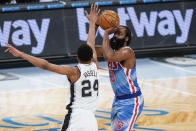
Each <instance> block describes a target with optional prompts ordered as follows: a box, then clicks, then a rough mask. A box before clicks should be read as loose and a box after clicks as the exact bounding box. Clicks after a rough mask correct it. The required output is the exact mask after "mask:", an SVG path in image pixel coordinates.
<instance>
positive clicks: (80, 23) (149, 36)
mask: <svg viewBox="0 0 196 131" xmlns="http://www.w3.org/2000/svg"><path fill="white" fill-rule="evenodd" d="M92 2H96V3H97V4H98V5H99V6H100V9H101V10H105V9H111V10H114V11H116V12H117V13H118V15H119V17H120V24H121V25H127V26H129V27H130V28H131V31H132V34H133V40H132V43H131V45H130V46H131V47H132V48H133V49H134V50H135V52H136V56H137V57H153V56H156V57H158V56H160V57H161V56H168V55H184V54H191V53H194V52H195V45H196V42H195V41H196V37H195V34H196V28H194V27H195V26H196V15H195V9H196V2H195V1H178V0H162V1H160V0H143V1H142V0H138V1H136V0H132V1H129V0H128V1H90V2H89V1H75V2H71V1H68V2H66V1H58V2H50V3H32V4H15V5H14V4H12V5H1V6H0V12H1V13H0V47H1V48H0V54H1V55H0V66H1V68H4V67H9V66H10V65H11V66H12V65H15V66H19V67H20V66H25V62H24V61H23V60H21V59H18V58H15V57H13V56H11V55H10V54H6V53H3V52H4V50H5V49H6V46H5V44H4V43H5V42H7V41H8V42H9V43H10V44H12V45H13V46H15V47H17V48H18V49H20V50H22V51H24V52H26V53H28V54H31V55H34V56H38V57H43V58H46V59H48V60H51V61H53V62H55V63H57V62H69V61H70V59H72V58H73V57H74V56H75V55H76V50H77V47H78V46H79V45H80V44H83V43H85V41H86V39H87V33H88V26H89V24H88V21H87V19H86V17H85V15H84V10H89V5H90V4H91V3H92ZM57 14H58V15H57ZM102 36H103V30H102V29H101V28H99V30H98V33H97V38H96V44H101V43H102Z"/></svg>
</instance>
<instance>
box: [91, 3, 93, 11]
mask: <svg viewBox="0 0 196 131" xmlns="http://www.w3.org/2000/svg"><path fill="white" fill-rule="evenodd" d="M92 11H93V4H91V12H92Z"/></svg>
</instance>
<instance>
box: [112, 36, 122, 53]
mask: <svg viewBox="0 0 196 131" xmlns="http://www.w3.org/2000/svg"><path fill="white" fill-rule="evenodd" d="M124 43H125V39H118V38H115V37H112V38H111V39H110V46H111V48H112V49H113V50H118V49H120V48H121V47H123V45H124Z"/></svg>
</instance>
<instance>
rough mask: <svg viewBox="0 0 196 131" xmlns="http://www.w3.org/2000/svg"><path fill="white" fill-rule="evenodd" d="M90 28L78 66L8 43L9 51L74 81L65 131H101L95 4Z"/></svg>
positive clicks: (89, 17) (71, 86)
mask: <svg viewBox="0 0 196 131" xmlns="http://www.w3.org/2000/svg"><path fill="white" fill-rule="evenodd" d="M87 17H88V19H89V20H90V28H89V34H88V39H87V44H83V45H81V46H80V47H79V48H78V51H77V60H78V65H77V66H74V67H72V66H69V65H55V64H52V63H49V62H48V61H46V60H44V59H41V58H37V57H34V56H31V55H28V54H26V53H24V52H21V51H19V50H17V49H16V48H14V47H13V46H11V45H10V44H8V43H7V47H8V48H7V49H6V50H5V52H10V53H11V54H12V55H13V56H16V57H21V58H23V59H24V60H27V61H28V62H30V63H32V64H33V65H34V66H37V67H39V68H41V69H44V70H48V71H52V72H55V73H58V74H62V75H66V76H67V78H68V80H69V81H70V99H69V102H68V103H69V104H68V105H67V107H66V108H67V110H68V113H67V115H66V116H65V119H64V122H63V125H62V128H61V131H98V124H97V121H96V118H95V114H94V112H95V109H96V103H97V98H98V87H99V86H98V85H99V79H98V78H99V76H98V71H97V66H96V63H95V62H93V61H97V58H96V52H95V35H94V34H95V22H96V21H97V17H98V6H96V5H95V4H93V5H91V11H90V14H88V13H87Z"/></svg>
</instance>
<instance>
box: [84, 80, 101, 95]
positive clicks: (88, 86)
mask: <svg viewBox="0 0 196 131" xmlns="http://www.w3.org/2000/svg"><path fill="white" fill-rule="evenodd" d="M82 85H83V88H82V97H88V96H92V92H91V82H90V81H89V80H84V81H82ZM98 86H99V83H98V80H97V79H96V80H95V82H94V83H93V90H94V91H97V96H98Z"/></svg>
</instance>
